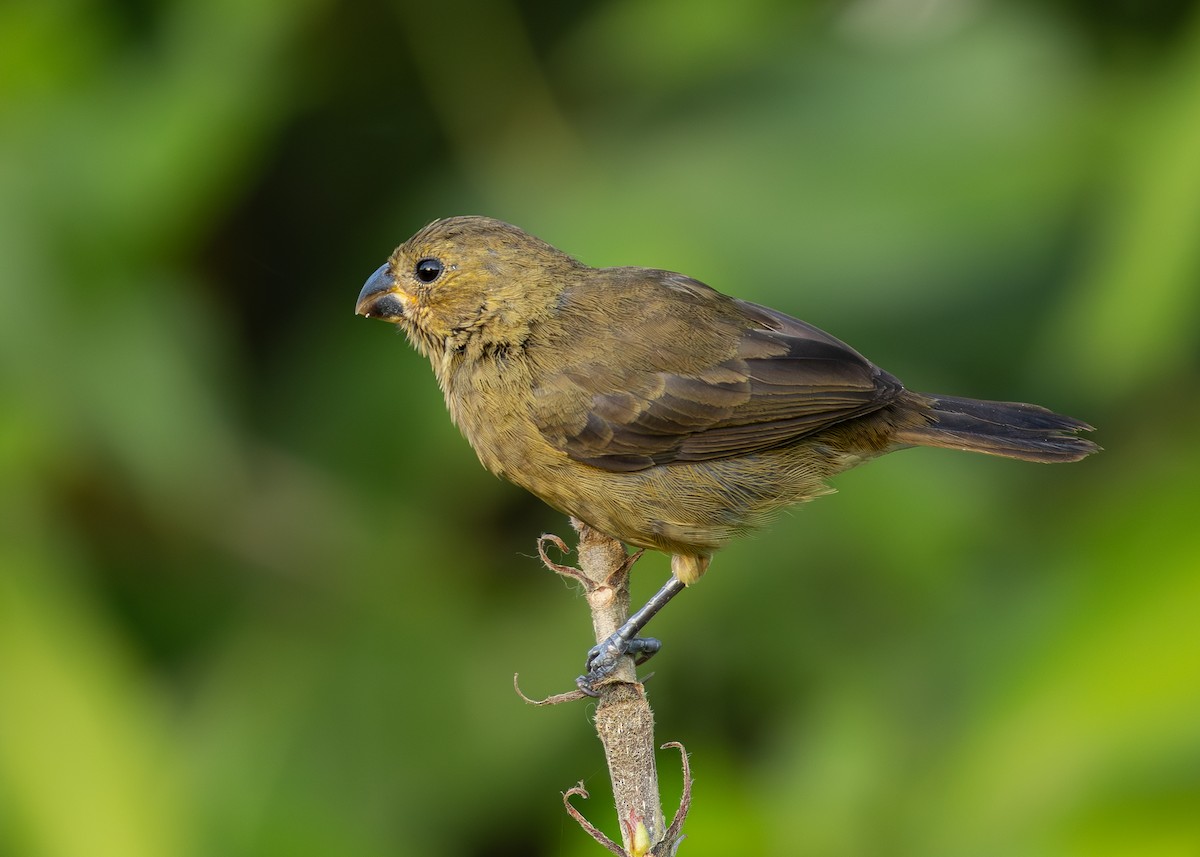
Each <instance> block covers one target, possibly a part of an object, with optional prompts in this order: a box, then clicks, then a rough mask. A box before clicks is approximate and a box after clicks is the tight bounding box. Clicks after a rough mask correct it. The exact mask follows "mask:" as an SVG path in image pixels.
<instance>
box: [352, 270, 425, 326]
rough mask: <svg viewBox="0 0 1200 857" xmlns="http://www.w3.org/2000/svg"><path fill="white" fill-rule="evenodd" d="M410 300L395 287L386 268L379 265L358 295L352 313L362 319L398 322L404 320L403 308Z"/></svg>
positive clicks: (393, 280)
mask: <svg viewBox="0 0 1200 857" xmlns="http://www.w3.org/2000/svg"><path fill="white" fill-rule="evenodd" d="M410 300H411V298H410V297H409V296H408V295H407V294H405V293H404V292H403V291H402V290H401V289H400V288H399V287H398V286H397V285H396V281H395V279H393V277H392V274H391V272H390V271H389V270H388V266H387V265H381V266H380V267H379V270H378V271H376V272H375V273H374V274H372V275H371V277H370V279H368V280H367V282H366V284H365V285H364V286H363V287H362V291H361V292H359V293H358V303H357V304H356V305H355V307H354V312H355V314H356V315H361V316H363V317H364V318H381V319H383V320H384V321H392V322H394V321H399V320H400V319H402V318H404V306H405V304H407V303H408V302H409V301H410Z"/></svg>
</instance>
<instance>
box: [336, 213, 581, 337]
mask: <svg viewBox="0 0 1200 857" xmlns="http://www.w3.org/2000/svg"><path fill="white" fill-rule="evenodd" d="M583 268H584V266H583V265H582V264H581V263H579V262H577V261H576V260H575V259H573V258H571V257H570V256H568V255H566V254H565V253H563V252H561V251H559V250H557V249H555V248H554V247H552V246H550V245H549V244H547V243H546V242H544V241H542V240H540V239H538V238H535V237H533V236H532V235H529V234H527V233H525V232H523V231H521V230H520V229H518V228H517V227H515V226H511V225H509V224H507V223H503V222H501V221H499V220H492V219H491V218H488V217H451V218H447V219H445V220H436V221H434V222H433V223H431V224H429V225H428V226H426V227H425V228H424V229H422V230H421V231H420V232H418V233H417V234H416V235H414V236H413V237H412V238H410V239H408V240H407V241H406V242H404V243H403V244H401V245H400V246H399V247H397V248H396V250H395V252H393V253H392V255H391V257H390V258H389V259H388V261H387V263H386V264H384V265H383V266H382V267H380V268H379V270H377V271H376V272H375V273H374V274H372V275H371V277H370V279H368V280H367V282H366V285H364V286H363V288H362V291H361V292H360V293H359V295H358V303H357V305H356V307H355V312H357V313H358V314H359V315H361V316H365V317H367V318H379V319H383V320H384V321H390V322H392V323H394V324H398V325H400V327H402V328H403V329H404V331H405V333H407V334H408V337H409V339H410V340H411V341H412V343H413V344H414V345H415V346H416V347H417V348H418V349H419V350H420V351H421V352H422V353H424V354H426V355H427V356H430V357H440V356H443V355H444V354H446V353H447V352H452V351H461V350H463V349H466V348H468V347H470V346H472V345H475V346H479V347H489V346H492V347H494V346H501V345H503V346H509V345H515V344H520V343H521V342H523V341H524V340H525V338H527V337H528V335H529V331H530V328H531V325H533V324H535V323H536V322H537V320H538V319H539V318H541V317H542V316H544V315H545V314H546V313H547V312H549V311H550V310H551V309H552V308H553V306H554V304H555V302H556V301H557V299H558V295H559V294H560V293H561V291H562V289H563V288H564V286H565V285H567V284H568V283H569V282H570V281H571V279H572V276H573V275H574V274H575V273H577V272H578V271H580V270H583Z"/></svg>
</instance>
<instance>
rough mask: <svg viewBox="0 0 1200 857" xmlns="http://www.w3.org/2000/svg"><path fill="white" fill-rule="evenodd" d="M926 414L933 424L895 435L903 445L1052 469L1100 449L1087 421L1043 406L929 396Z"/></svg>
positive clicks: (905, 429)
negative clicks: (1085, 434) (997, 457)
mask: <svg viewBox="0 0 1200 857" xmlns="http://www.w3.org/2000/svg"><path fill="white" fill-rule="evenodd" d="M917 398H920V399H922V400H923V403H922V404H923V407H922V408H921V410H922V411H923V412H924V415H925V417H926V419H927V420H928V422H927V423H926V424H924V425H916V426H907V427H905V428H903V429H901V430H900V431H899V432H898V433H897V435H896V436H895V440H896V441H898V442H899V443H901V444H905V445H911V446H936V447H944V448H946V449H961V450H964V451H967V452H983V453H987V454H988V455H1001V456H1004V457H1005V458H1019V459H1022V460H1024V461H1039V462H1044V463H1048V464H1053V463H1056V462H1064V461H1078V460H1079V459H1081V458H1084V457H1085V456H1088V455H1091V454H1092V453H1093V452H1098V451H1099V450H1100V447H1099V446H1097V445H1096V444H1095V443H1093V442H1092V441H1090V440H1088V439H1087V438H1083V437H1079V436H1078V433H1079V432H1081V431H1091V430H1092V427H1091V426H1090V425H1088V424H1087V423H1085V422H1081V421H1080V420H1077V419H1073V418H1072V417H1065V416H1063V415H1062V414H1056V413H1054V412H1053V411H1050V410H1047V409H1046V408H1043V407H1040V406H1038V405H1026V404H1022V403H1020V402H985V401H981V400H979V399H961V398H958V397H957V396H937V395H931V394H928V393H926V394H924V395H921V396H919V397H917Z"/></svg>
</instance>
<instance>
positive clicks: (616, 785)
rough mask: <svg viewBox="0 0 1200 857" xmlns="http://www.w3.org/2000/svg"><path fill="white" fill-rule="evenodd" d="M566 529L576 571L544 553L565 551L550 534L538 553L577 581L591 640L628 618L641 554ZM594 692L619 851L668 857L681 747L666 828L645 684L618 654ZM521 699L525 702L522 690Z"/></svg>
mask: <svg viewBox="0 0 1200 857" xmlns="http://www.w3.org/2000/svg"><path fill="white" fill-rule="evenodd" d="M571 526H573V527H574V528H575V530H576V532H577V533H578V534H579V550H578V552H579V568H577V569H576V568H571V567H569V566H563V565H558V564H556V563H554V562H552V561H551V560H550V559H549V557H547V556H546V550H545V548H546V544H547V543H550V544H553V545H554V546H555V547H557V548H558V549H559V550H562V551H564V552H565V550H566V545H565V544H564V543H563V541H562V540H561V539H559V538H558V537H557V536H551V535H546V536H543V537H542V538H541V540H539V542H538V553H539V554H540V555H541V557H542V561H543V562H545V564H546V566H547V567H549V568H550V569H551V570H553V571H555V572H557V573H558V574H561V575H564V576H567V577H570V578H571V579H573V580H578V581H579V582H581V583H582V584H583V587H584V591H585V594H586V597H587V602H588V607H589V608H591V612H592V628H593V630H594V631H595V636H596V642H597V643H599V642H602V641H604V640H605V639H607V638H608V636H609V635H610V634H612V633H613V632H614V631H616V630H617V628H619V627H620V626H621V625H622V624H623V623H624V622H625V620H626V619H627V618H628V616H629V569H630V567H631V566H632V565H633V563H634V562H636V561H637V558H638V557H639V556H640V555H641V554H640V553H637V554H634V555H633V556H628V555H626V553H625V547H624V545H622V544H621V543H620V542H619V541H617V540H616V539H613V538H610V537H609V536H606V535H604V534H603V533H600V532H598V531H596V530H593V529H592V528H591V527H589V526H587V525H586V524H584V523H582V522H581V521H577V520H575V519H571ZM596 690H597V691H598V693H599V704H598V705H597V707H596V716H595V725H596V734H597V735H598V736H599V737H600V741H601V743H602V744H603V745H604V755H605V757H606V758H607V760H608V773H609V777H610V778H611V780H612V786H613V799H614V802H615V803H616V808H617V819H618V821H619V822H620V826H621V839H622V841H623V843H624V853H625V854H626V855H628V857H645V855H669V854H674V853H675V850H676V849H677V848H678V846H679V842H680V841H681V840H682V838H683V837H682V836H681V834H680V832H679V831H680V828H681V827H682V824H683V819H684V818H685V817H686V815H687V810H688V805H689V804H690V802H691V774H690V771H689V770H688V765H687V755H686V753H685V752H684V750H683V747H682V746H680V745H678V744H671V745H669V746H673V747H678V749H679V750H680V752H681V753H684V757H683V765H684V801H683V802H681V804H680V808H679V812H677V813H676V815H675V819H674V821H673V822H672V824H671V826H670V828H668V827H667V825H666V822H665V821H664V819H663V811H662V800H661V799H660V797H659V793H658V770H657V768H656V767H655V758H654V753H655V744H654V713H653V712H652V711H651V710H650V703H649V702H648V700H647V699H646V689H645V687H644V686H643V685H642V684H641V682H639V681H638V680H637V674H636V672H635V670H634V663H633V658H631V657H628V656H627V657H625V658H622V659H621V662H620V663H619V664H618V665H617V668H616V669H615V670H613V672H612V674H611V675H609V676H608V677H606V678H605V680H604V681H603V682H601V683H600V684H598V685H597V686H596ZM518 693H520V689H519V688H518ZM582 697H583V693H582V692H581V691H574V692H571V693H565V694H559V695H557V696H554V697H551V698H549V699H547V700H543V703H558V702H566V701H570V700H573V699H579V698H582ZM522 698H525V699H526V700H527V701H530V702H532V701H533V700H529V699H528V698H527V697H525V696H524V694H522ZM573 795H580V796H582V797H585V798H586V797H587V792H586V791H585V790H583V788H582V784H581V785H580V786H578V787H576V788H574V789H571V790H569V791H568V792H566V793H565V794H564V796H563V799H564V802H566V801H567V800H568V799H569V798H570V797H571V796H573ZM567 807H568V811H569V812H570V813H571V815H572V816H573V817H574V818H575V819H576V821H578V822H579V823H580V825H581V826H582V827H583V828H584V830H586V831H588V833H589V834H590V835H591V836H592V838H593V839H595V840H596V841H597V842H599V843H600V844H601V845H603V846H604V847H605V848H608V849H609V850H610V851H612V850H613V847H614V843H612V841H611V840H609V839H608V837H606V836H604V834H603V833H600V831H599V830H598V829H597V828H595V827H594V826H593V825H591V824H590V823H589V822H587V820H586V819H584V818H583V816H582V815H581V814H580V813H579V812H578V811H577V810H575V809H574V807H572V806H571V805H570V804H569V803H567ZM614 853H619V852H614Z"/></svg>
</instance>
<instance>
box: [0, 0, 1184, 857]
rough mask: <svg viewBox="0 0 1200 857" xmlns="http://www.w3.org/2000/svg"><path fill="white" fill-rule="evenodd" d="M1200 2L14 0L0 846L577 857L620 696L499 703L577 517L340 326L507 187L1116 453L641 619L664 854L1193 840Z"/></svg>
mask: <svg viewBox="0 0 1200 857" xmlns="http://www.w3.org/2000/svg"><path fill="white" fill-rule="evenodd" d="M1194 5H1195V4H1191V3H1168V2H1147V3H1129V2H1118V0H1109V2H1101V3H1092V2H1079V0H1074V2H1067V0H1063V2H1056V3H1033V2H1023V3H1022V2H1017V3H1002V2H999V0H857V2H848V3H800V4H793V3H783V2H774V0H748V2H743V3H737V4H732V3H730V4H725V3H705V2H695V0H611V1H610V2H588V3H579V4H554V3H547V2H534V0H528V2H522V3H515V2H508V3H505V2H495V3H485V4H481V3H471V2H465V0H447V2H444V3H440V4H429V3H421V4H418V3H411V2H402V0H395V2H385V0H371V2H367V0H364V2H355V3H350V2H345V3H335V2H333V1H332V0H301V2H297V0H288V2H284V1H283V0H256V2H234V0H212V2H207V3H190V2H183V0H176V2H158V0H138V2H128V3H123V4H118V3H103V2H100V0H10V2H8V3H7V4H5V5H4V6H3V7H0V258H2V259H3V260H4V271H5V273H4V276H3V278H2V279H0V296H2V300H3V303H2V304H0V310H2V311H0V486H2V490H0V853H2V854H5V855H14V857H42V855H45V857H80V855H89V857H108V855H114V856H116V855H119V857H141V855H146V857H166V856H167V855H170V857H175V855H180V857H186V856H187V855H209V854H218V855H222V857H238V855H256V857H263V856H264V855H273V854H279V855H284V854H286V855H289V857H304V855H313V857H316V855H334V854H336V855H339V857H375V855H384V854H389V855H392V854H418V853H419V854H425V855H443V854H444V855H457V854H463V855H467V854H469V855H502V854H522V855H529V854H580V855H582V854H594V853H596V849H595V846H594V845H593V844H591V843H590V842H589V841H588V840H587V839H586V838H585V837H584V835H583V834H582V833H581V832H580V831H578V830H577V829H576V828H575V825H574V824H573V823H572V822H570V821H569V820H568V819H566V817H565V816H564V814H563V813H562V810H561V807H560V806H559V803H558V795H557V792H558V791H559V790H560V789H563V788H566V787H568V786H570V785H571V784H573V783H575V782H576V781H577V780H578V779H580V778H581V777H582V778H583V779H584V780H585V781H586V783H587V784H588V786H589V788H592V789H593V791H594V795H595V796H594V798H593V800H592V801H591V805H590V807H589V810H590V814H591V815H592V817H594V818H596V819H597V820H600V821H601V822H602V823H604V824H605V826H606V827H608V828H609V829H610V830H612V827H613V826H612V825H611V823H610V822H611V819H609V818H608V816H610V815H611V811H610V810H609V809H608V808H607V803H606V800H607V798H606V796H605V775H604V771H603V762H602V760H601V756H600V750H599V747H598V745H597V743H596V741H595V739H594V738H593V737H591V736H590V734H589V726H588V723H587V720H586V711H585V708H584V707H582V706H570V707H562V708H557V709H553V710H534V709H531V708H527V707H525V706H524V705H523V704H522V703H521V702H520V701H519V700H518V699H517V698H516V697H515V695H514V694H513V692H512V689H511V679H510V677H511V675H512V673H513V672H515V671H518V670H519V671H520V672H521V674H522V684H523V685H524V687H525V689H526V690H527V692H529V693H531V694H534V695H539V694H543V693H551V692H556V691H559V690H562V689H564V686H565V685H567V683H568V682H569V681H570V679H571V678H572V677H573V676H574V675H575V674H576V673H577V671H578V669H579V667H580V665H581V660H582V655H583V652H584V650H585V649H586V647H587V645H588V644H589V640H588V623H587V620H586V613H585V608H584V606H583V604H582V602H581V601H580V600H579V599H578V597H577V596H576V595H574V594H573V593H571V592H570V591H567V590H564V588H563V587H562V586H561V585H560V584H559V583H558V582H557V581H556V580H555V579H554V578H553V577H552V576H550V575H549V574H548V573H547V572H545V571H544V570H542V569H541V568H539V565H538V563H537V562H536V560H535V559H534V558H533V552H534V550H533V546H534V539H535V537H536V536H537V535H538V534H539V533H541V532H543V531H545V530H552V531H558V532H563V533H565V531H566V529H567V527H566V524H565V522H564V521H563V520H562V519H561V518H560V517H559V516H557V515H556V514H555V513H553V512H551V511H550V510H548V509H545V508H544V507H542V506H541V505H540V504H539V503H538V502H537V501H535V500H532V499H530V498H528V497H526V496H524V495H523V494H522V493H521V492H519V491H518V490H516V489H515V488H512V487H510V486H507V485H505V484H502V483H500V482H498V481H497V480H494V479H492V478H491V477H490V476H488V475H487V474H486V473H485V472H484V471H483V470H482V469H481V468H480V467H479V466H478V464H477V463H476V462H475V459H474V456H473V455H472V454H471V452H470V450H469V449H468V448H467V446H466V444H465V443H464V442H463V441H462V440H461V439H460V438H459V437H458V436H457V434H456V432H455V431H454V430H453V428H452V427H451V425H450V422H449V420H448V418H447V417H446V415H445V413H444V409H443V406H442V403H441V399H440V395H439V393H438V392H437V390H436V387H435V385H434V382H433V379H432V376H431V373H430V372H429V369H428V366H426V365H425V364H424V363H423V361H422V360H421V359H420V358H419V357H417V356H416V355H415V354H414V353H411V352H410V350H409V349H408V348H407V347H406V345H405V344H404V343H403V341H402V340H401V339H398V338H397V337H396V336H394V335H392V331H390V330H389V329H387V328H386V327H384V326H383V325H380V324H376V323H367V322H363V321H362V320H361V319H356V318H354V316H353V315H352V306H353V303H354V298H355V296H356V295H357V292H358V289H359V286H360V284H361V282H362V281H363V280H364V278H365V277H366V276H367V274H369V273H370V272H371V271H372V270H374V268H375V267H376V266H377V265H378V264H379V262H380V261H381V260H382V259H383V258H384V257H385V256H386V255H387V253H388V252H389V251H390V249H391V248H392V246H393V245H395V244H396V243H398V242H399V241H401V240H402V239H404V238H405V237H407V236H408V235H409V234H411V233H412V232H413V231H415V230H416V229H417V228H418V227H420V226H422V225H423V224H424V223H426V222H427V221H429V220H430V219H433V218H435V217H440V216H446V215H451V214H459V213H476V212H477V213H486V214H490V215H493V216H496V217H501V218H504V219H507V220H510V221H512V222H515V223H517V224H519V225H521V226H523V227H524V228H526V229H528V230H529V231H531V232H534V233H535V234H538V235H540V236H542V237H544V238H546V239H547V240H549V241H551V242H553V243H555V244H557V245H558V246H560V247H562V248H564V249H565V250H567V251H568V252H570V253H572V254H574V255H577V256H578V257H580V258H581V259H583V260H585V261H588V262H590V263H592V264H598V265H608V264H644V265H652V266H659V267H667V268H674V269H677V270H683V271H686V272H687V273H689V274H692V275H694V276H697V277H700V278H701V279H704V280H706V281H708V282H710V283H713V284H714V285H716V286H718V287H719V288H722V289H723V290H725V291H728V292H731V293H734V294H736V295H738V296H741V297H745V298H749V299H751V300H756V301H759V302H763V303H769V304H772V305H775V306H778V307H779V308H781V309H783V310H786V311H790V312H794V313H796V314H798V315H801V316H802V317H804V318H806V319H808V320H810V321H812V322H814V323H816V324H819V325H821V326H822V327H825V328H827V329H829V330H831V331H833V332H835V333H836V334H838V335H840V336H842V337H844V338H846V339H847V340H848V341H850V342H851V343H853V344H854V345H856V346H857V347H859V348H861V349H862V350H864V351H865V352H866V353H867V354H868V355H869V356H870V357H872V358H873V359H874V360H876V361H877V362H879V363H880V364H882V365H883V366H885V367H887V368H888V369H890V370H892V371H894V372H896V373H897V374H899V375H900V376H901V377H903V378H905V379H908V380H909V381H910V382H911V383H912V384H913V385H914V386H915V387H917V388H920V389H930V390H937V391H945V392H951V393H962V394H973V395H977V396H981V397H989V396H990V397H993V398H1005V399H1028V400H1033V401H1039V402H1042V403H1044V404H1047V405H1050V406H1052V407H1055V408H1056V409H1060V410H1062V411H1064V412H1067V413H1071V414H1074V415H1077V416H1080V417H1083V418H1085V419H1087V420H1089V421H1091V422H1094V423H1095V424H1096V425H1097V426H1099V427H1100V432H1099V434H1098V440H1099V441H1100V442H1101V443H1102V444H1103V445H1104V446H1105V447H1106V448H1107V451H1106V452H1105V453H1104V454H1103V455H1101V456H1099V457H1097V458H1094V459H1092V460H1089V461H1087V462H1084V463H1082V464H1079V465H1074V466H1071V467H1062V468H1053V469H1045V468H1036V467H1032V466H1025V465H1019V464H1016V463H1013V462H1003V461H992V460H987V459H981V458H974V457H970V456H955V455H951V454H947V453H943V452H937V451H930V450H920V451H913V452H907V453H904V454H902V455H896V456H890V457H888V458H887V459H884V460H883V461H880V462H877V463H875V464H872V465H871V466H869V467H867V468H863V469H862V470H860V471H855V472H852V473H849V474H846V475H845V476H843V477H842V478H840V479H839V480H838V487H839V488H841V489H842V491H843V493H841V494H839V495H837V496H835V497H833V498H829V499H825V500H822V501H821V502H819V503H816V504H813V505H812V506H811V507H809V508H806V509H804V510H803V512H802V513H797V514H794V515H789V516H786V517H785V518H784V519H783V520H781V521H780V522H779V523H778V524H777V525H776V526H774V527H773V528H772V529H771V530H770V531H768V532H766V533H764V534H762V535H760V536H758V537H757V538H754V539H749V540H746V541H745V542H743V543H740V544H738V545H736V546H734V547H731V548H730V549H729V550H727V551H726V552H725V553H724V554H722V555H721V556H720V557H718V559H717V561H716V562H715V563H714V571H713V573H712V574H711V575H709V576H708V577H707V578H706V579H705V580H704V581H703V582H702V584H701V585H699V586H697V587H695V588H694V589H693V590H691V591H689V593H688V594H687V595H686V596H684V597H683V599H682V601H681V603H678V604H676V605H674V606H673V607H672V609H670V610H668V611H666V613H665V614H664V615H663V616H662V617H660V618H659V619H658V620H656V622H655V627H654V631H655V633H656V634H657V635H659V636H661V637H663V638H664V639H665V640H666V641H667V646H666V649H665V651H664V653H663V654H662V655H661V656H660V659H659V661H658V662H657V663H656V664H655V666H656V669H657V673H658V674H657V677H656V678H655V680H654V681H653V683H652V684H651V686H650V689H651V696H652V701H653V704H654V706H655V710H656V713H657V717H658V723H659V735H660V737H661V738H662V740H664V741H665V740H671V739H673V740H680V741H682V742H683V743H684V744H686V746H687V747H688V749H689V750H690V751H691V752H692V753H693V765H694V768H695V772H696V776H697V785H696V803H695V808H694V813H693V816H692V819H691V821H690V823H689V826H688V832H689V833H690V835H691V841H689V842H688V843H687V844H686V845H685V846H684V852H686V853H692V852H695V853H697V854H699V853H710V854H718V853H722V854H723V853H744V854H771V855H774V854H779V855H827V856H828V857H843V855H845V857H850V855H879V854H888V855H921V857H928V856H929V855H935V857H936V855H947V857H950V855H953V857H961V855H987V857H991V855H997V857H998V855H1014V857H1038V855H1088V857H1105V855H1134V854H1136V855H1148V856H1149V857H1157V855H1164V857H1166V855H1183V854H1196V853H1200V822H1197V815H1196V806H1197V805H1198V803H1200V630H1198V626H1197V622H1196V619H1195V616H1196V614H1197V612H1198V611H1197V608H1198V607H1200V578H1198V577H1197V575H1196V573H1195V572H1196V567H1197V562H1196V558H1195V557H1196V549H1195V535H1194V531H1193V530H1192V527H1193V526H1195V523H1194V520H1193V519H1194V517H1195V514H1196V511H1197V491H1196V485H1197V484H1200V452H1198V451H1197V446H1196V443H1195V437H1196V428H1195V426H1196V424H1197V421H1198V420H1200V398H1198V397H1197V395H1196V390H1197V384H1198V382H1200V359H1198V356H1200V355H1198V353H1197V352H1198V348H1197V338H1196V335H1195V332H1194V327H1195V322H1196V319H1197V317H1198V316H1200V306H1198V304H1200V240H1198V238H1197V236H1198V235H1200V157H1198V156H1197V153H1198V152H1200V98H1198V97H1197V93H1198V92H1200V13H1198V12H1197V10H1196V9H1194V8H1193V7H1194ZM665 573H666V563H665V561H664V560H663V558H661V557H647V558H646V559H644V560H643V563H642V565H641V566H640V571H639V574H638V575H637V576H636V577H637V580H636V587H637V592H636V594H638V595H646V594H649V592H650V591H652V590H653V589H654V588H655V587H656V586H657V585H658V583H659V582H660V580H661V579H662V577H663V576H664V575H665ZM675 764H676V763H675V760H674V759H673V757H672V756H671V754H670V753H667V754H664V757H663V768H664V770H663V779H664V781H665V784H666V789H667V795H666V800H667V803H668V804H670V803H671V802H672V801H673V800H674V796H673V795H674V794H675V793H677V792H676V791H675V790H677V788H678V783H679V777H678V773H677V772H676V771H675V769H674V766H675ZM612 832H613V834H614V835H615V833H616V831H615V830H612Z"/></svg>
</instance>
